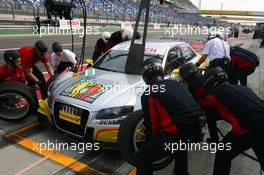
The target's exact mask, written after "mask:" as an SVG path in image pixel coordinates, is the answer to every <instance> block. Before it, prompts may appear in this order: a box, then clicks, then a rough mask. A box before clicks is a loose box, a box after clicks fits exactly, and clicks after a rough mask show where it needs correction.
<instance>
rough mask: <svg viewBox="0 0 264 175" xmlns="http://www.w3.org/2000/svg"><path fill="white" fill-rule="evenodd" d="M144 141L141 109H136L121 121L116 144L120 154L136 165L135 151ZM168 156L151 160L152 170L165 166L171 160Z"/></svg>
mask: <svg viewBox="0 0 264 175" xmlns="http://www.w3.org/2000/svg"><path fill="white" fill-rule="evenodd" d="M144 142H145V127H144V119H143V113H142V111H141V110H140V111H136V112H134V113H132V114H130V115H128V116H127V117H126V118H125V119H124V120H123V121H122V123H121V125H120V128H119V132H118V145H119V149H120V152H121V155H122V156H123V158H124V159H125V161H127V162H128V163H130V164H131V165H134V166H136V152H137V151H138V150H139V148H140V146H141V145H142V144H144ZM172 160H173V159H172V157H170V156H168V157H165V158H164V159H161V160H159V161H156V162H153V164H152V167H153V170H160V169H162V168H165V167H166V166H168V165H169V164H170V163H171V162H172Z"/></svg>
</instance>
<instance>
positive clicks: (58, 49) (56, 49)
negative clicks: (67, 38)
mask: <svg viewBox="0 0 264 175" xmlns="http://www.w3.org/2000/svg"><path fill="white" fill-rule="evenodd" d="M52 51H53V52H55V53H58V52H61V51H62V46H61V44H60V43H59V42H54V43H53V44H52Z"/></svg>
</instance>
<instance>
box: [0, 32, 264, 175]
mask: <svg viewBox="0 0 264 175" xmlns="http://www.w3.org/2000/svg"><path fill="white" fill-rule="evenodd" d="M156 36H157V35H156V34H155V35H154V36H153V37H156ZM18 38H19V40H18V39H15V38H13V37H7V38H6V39H5V41H6V42H4V43H3V42H1V43H0V48H1V49H3V48H16V47H20V46H21V45H25V44H26V45H27V44H31V43H34V42H35V41H36V40H37V39H39V38H34V37H33V38H32V37H18ZM91 38H94V39H93V40H92V39H89V43H90V44H89V43H88V46H87V47H88V48H87V49H88V52H87V55H89V53H91V52H92V48H93V44H94V42H95V41H96V39H97V38H98V36H92V37H91ZM43 39H44V40H45V41H47V42H48V44H49V45H50V44H51V43H52V42H53V41H56V40H58V41H61V42H62V43H63V44H67V43H70V42H69V41H70V37H69V39H68V38H67V39H66V37H65V38H63V39H61V37H59V39H58V38H54V37H47V38H46V37H44V38H43ZM77 39H78V38H76V42H79V41H80V40H77ZM16 40H17V42H16ZM1 41H3V40H2V38H1ZM230 41H231V44H232V45H239V44H243V45H242V47H245V48H247V49H249V50H252V51H254V52H255V53H257V54H258V55H259V56H260V57H261V61H260V67H259V68H258V69H257V70H256V71H255V73H254V74H253V75H251V76H250V77H249V86H250V87H251V88H252V89H254V90H255V91H256V93H257V94H260V96H261V97H263V95H264V91H263V87H264V79H263V68H264V67H263V66H264V63H262V60H263V58H264V54H263V52H264V51H263V50H264V49H259V48H258V47H259V43H260V41H259V40H251V39H249V37H242V38H240V39H232V40H230ZM69 48H70V47H69ZM79 50H80V46H79V45H77V46H76V51H77V52H78V51H79ZM89 50H90V51H89ZM79 52H80V51H79ZM77 54H78V53H77ZM259 70H261V71H259ZM34 121H35V116H32V117H30V118H28V119H26V120H24V121H20V122H15V123H10V122H4V121H0V128H1V129H0V134H1V135H2V137H1V138H0V157H1V163H0V174H6V175H9V174H10V175H11V174H32V175H42V174H43V175H44V174H45V175H46V174H57V175H60V174H96V172H94V171H93V170H96V171H97V174H100V173H106V174H118V175H119V174H120V175H121V174H128V173H129V174H134V171H133V167H131V166H130V165H128V164H127V163H125V162H124V161H123V160H122V158H121V156H120V155H119V153H118V151H112V150H100V151H99V152H86V153H85V154H80V153H77V151H60V153H61V154H62V155H66V156H68V157H67V160H68V159H69V157H70V158H73V159H74V160H76V161H77V163H79V162H81V163H84V164H85V165H87V166H85V168H84V169H81V170H80V171H79V172H76V171H74V168H73V167H74V166H75V165H71V164H70V165H69V166H67V167H65V162H63V161H62V160H60V161H61V162H56V161H54V160H53V159H51V158H52V156H53V155H49V154H48V155H46V156H43V155H39V154H37V153H36V152H35V151H30V150H29V149H28V148H26V147H25V145H26V144H24V141H25V139H30V140H34V141H36V142H38V143H42V142H43V143H47V141H48V140H49V141H50V142H54V143H55V142H57V143H59V142H65V143H69V142H71V140H69V139H68V138H66V137H64V136H61V135H59V134H58V133H57V132H55V131H52V130H51V129H46V128H43V127H41V126H39V125H36V126H34V127H32V128H26V129H25V131H23V132H21V133H19V134H17V135H19V137H17V136H16V137H15V139H14V138H12V137H11V138H10V137H6V136H5V137H3V135H4V134H5V133H6V132H10V131H14V130H17V129H18V128H21V127H22V128H23V127H28V126H29V125H30V124H31V123H32V122H34ZM219 125H220V126H221V128H224V131H225V132H227V130H228V126H226V124H225V123H222V122H221V123H219ZM31 146H32V145H31ZM249 153H250V154H252V155H254V154H253V153H252V151H249ZM62 155H60V156H62ZM213 160H214V154H211V153H209V152H206V151H191V152H190V155H189V168H190V172H191V174H192V175H210V174H212V167H213ZM236 160H237V161H235V162H234V163H233V166H232V173H231V174H232V175H248V174H250V175H258V174H259V165H258V164H257V163H256V162H254V161H251V160H249V159H248V158H247V157H245V156H242V155H240V156H239V157H238V158H236ZM172 168H173V166H172V165H170V166H169V167H168V168H166V169H164V170H162V171H159V172H156V173H155V174H157V175H161V174H166V175H167V174H171V173H172ZM75 169H76V168H75ZM131 170H132V172H131Z"/></svg>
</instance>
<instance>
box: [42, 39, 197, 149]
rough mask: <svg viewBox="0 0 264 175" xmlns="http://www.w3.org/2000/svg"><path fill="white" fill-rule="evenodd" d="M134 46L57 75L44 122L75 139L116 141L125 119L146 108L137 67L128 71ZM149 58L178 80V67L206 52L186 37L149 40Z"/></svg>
mask: <svg viewBox="0 0 264 175" xmlns="http://www.w3.org/2000/svg"><path fill="white" fill-rule="evenodd" d="M136 42H138V41H136ZM129 48H130V41H128V42H124V43H121V44H119V45H117V46H115V47H113V48H112V49H111V50H110V51H108V52H107V53H105V54H104V55H103V56H102V57H100V58H99V60H98V61H97V62H95V64H94V65H93V66H92V67H89V68H88V69H87V70H86V71H84V72H80V73H78V74H76V73H72V72H66V73H63V74H61V75H60V76H59V77H57V78H56V80H55V81H54V82H53V84H52V85H51V86H50V87H49V90H48V95H49V97H48V99H47V100H45V101H42V102H40V108H39V110H38V111H39V112H40V113H41V114H43V115H41V116H40V117H42V120H41V121H43V117H46V119H48V121H49V123H51V124H52V125H53V126H54V127H55V128H56V129H57V130H58V131H60V132H62V133H64V134H67V135H70V136H74V138H79V139H81V140H93V141H96V142H100V143H107V144H109V145H111V147H112V145H116V144H117V138H118V137H117V136H118V129H119V125H120V122H121V121H122V120H123V119H124V118H126V116H127V115H128V114H131V113H133V112H134V111H138V110H140V109H141V100H140V98H141V94H142V93H143V92H144V90H145V89H146V85H145V83H144V81H143V79H142V77H141V75H140V74H139V73H138V71H135V73H133V72H129V73H127V72H126V69H125V67H126V63H127V57H128V53H129ZM150 57H156V58H159V59H161V60H162V65H163V66H164V70H165V72H166V74H167V75H166V78H167V79H177V78H178V76H177V68H179V67H180V66H181V65H183V64H185V63H188V62H193V63H196V62H198V60H199V59H200V57H201V56H200V55H199V54H198V53H196V52H195V51H194V50H193V49H192V48H191V47H190V46H189V45H188V44H186V43H184V42H176V41H161V40H147V42H146V46H145V55H144V60H145V59H148V58H150ZM140 69H142V70H143V67H141V68H140Z"/></svg>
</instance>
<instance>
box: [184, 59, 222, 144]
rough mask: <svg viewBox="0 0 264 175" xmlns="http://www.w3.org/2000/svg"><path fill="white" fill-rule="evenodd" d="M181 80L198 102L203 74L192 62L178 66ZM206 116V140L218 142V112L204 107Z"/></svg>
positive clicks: (201, 91) (203, 88)
mask: <svg viewBox="0 0 264 175" xmlns="http://www.w3.org/2000/svg"><path fill="white" fill-rule="evenodd" d="M179 73H180V76H181V79H182V82H184V83H187V85H188V89H189V91H190V92H191V94H192V95H193V97H194V98H195V100H196V102H197V103H199V102H200V101H201V99H202V97H203V95H204V94H205V90H206V89H205V87H204V84H203V83H204V76H203V75H202V74H201V72H200V71H199V70H198V68H197V67H196V66H195V65H194V64H193V63H187V64H184V65H183V66H181V67H180V70H179ZM204 112H205V113H206V115H207V116H210V117H207V123H208V130H209V134H210V138H208V139H207V141H208V142H214V143H217V142H219V136H218V131H217V123H216V121H218V120H221V118H220V117H219V115H218V113H216V111H215V110H212V109H204Z"/></svg>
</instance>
